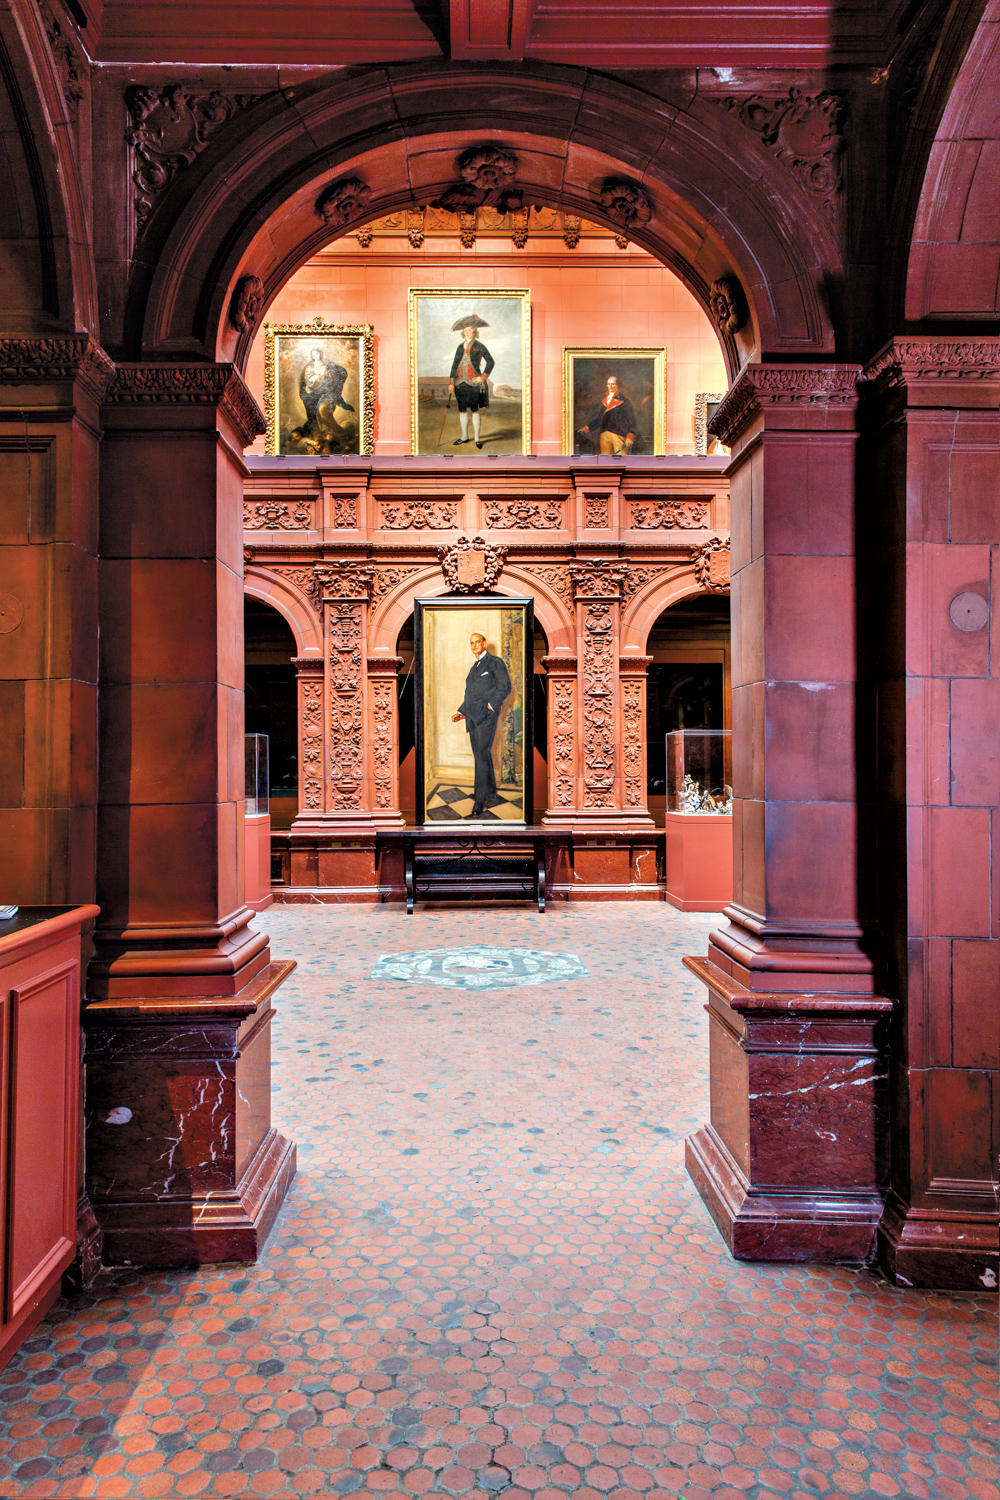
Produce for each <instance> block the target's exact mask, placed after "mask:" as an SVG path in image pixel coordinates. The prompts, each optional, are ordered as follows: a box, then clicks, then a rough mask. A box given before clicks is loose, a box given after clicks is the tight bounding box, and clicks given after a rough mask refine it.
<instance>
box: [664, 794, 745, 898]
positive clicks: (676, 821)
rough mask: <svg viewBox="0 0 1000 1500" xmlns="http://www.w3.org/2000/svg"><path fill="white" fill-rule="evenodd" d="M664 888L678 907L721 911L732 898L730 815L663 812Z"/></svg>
mask: <svg viewBox="0 0 1000 1500" xmlns="http://www.w3.org/2000/svg"><path fill="white" fill-rule="evenodd" d="M664 825H665V832H666V842H667V848H666V889H665V891H664V893H663V894H664V897H665V899H666V900H667V901H669V902H670V904H671V906H676V907H677V909H678V910H679V911H722V909H723V907H725V906H728V905H729V903H730V901H732V899H733V819H732V815H731V814H728V815H727V814H725V813H681V812H668V813H666V814H665V815H664Z"/></svg>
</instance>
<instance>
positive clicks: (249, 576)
mask: <svg viewBox="0 0 1000 1500" xmlns="http://www.w3.org/2000/svg"><path fill="white" fill-rule="evenodd" d="M243 590H244V593H247V594H250V595H251V596H252V597H253V598H254V599H259V600H260V601H261V603H262V604H270V606H271V608H272V609H276V610H277V611H278V613H279V615H281V616H282V617H283V618H284V619H285V620H286V621H287V622H288V624H289V625H290V626H291V630H292V634H293V635H294V636H295V649H296V652H297V654H298V655H299V656H300V657H301V656H315V657H317V658H318V659H319V660H320V661H322V659H323V627H322V625H321V624H320V621H319V616H318V615H317V614H316V611H315V610H314V609H313V608H312V607H311V605H310V604H309V601H308V600H307V599H306V597H305V595H304V594H302V593H300V592H299V590H298V589H297V588H295V587H294V585H293V584H290V583H288V582H287V581H286V580H285V579H284V578H282V577H281V576H280V575H279V574H277V573H272V572H270V571H269V570H268V569H267V568H262V567H260V566H259V564H256V563H252V564H251V565H250V566H249V567H248V568H247V570H246V573H245V575H244V578H243Z"/></svg>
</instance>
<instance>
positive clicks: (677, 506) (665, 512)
mask: <svg viewBox="0 0 1000 1500" xmlns="http://www.w3.org/2000/svg"><path fill="white" fill-rule="evenodd" d="M710 503H711V502H710V501H708V500H656V501H652V502H644V503H642V504H640V503H639V502H638V501H635V500H633V501H632V502H631V505H630V509H631V520H632V525H633V526H634V527H635V528H636V529H637V530H639V531H698V530H701V529H703V528H704V527H706V526H707V525H708V507H709V505H710Z"/></svg>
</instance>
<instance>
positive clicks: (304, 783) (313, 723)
mask: <svg viewBox="0 0 1000 1500" xmlns="http://www.w3.org/2000/svg"><path fill="white" fill-rule="evenodd" d="M294 665H295V668H296V671H297V673H298V725H299V813H300V815H301V814H303V813H304V814H306V815H309V814H314V813H317V812H319V811H320V809H321V808H322V806H323V659H322V657H319V656H299V657H296V658H295V661H294Z"/></svg>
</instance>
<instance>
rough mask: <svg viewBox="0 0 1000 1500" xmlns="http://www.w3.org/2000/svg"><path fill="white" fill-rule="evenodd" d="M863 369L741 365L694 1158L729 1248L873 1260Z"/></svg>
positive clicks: (878, 1189)
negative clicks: (722, 771) (720, 791)
mask: <svg viewBox="0 0 1000 1500" xmlns="http://www.w3.org/2000/svg"><path fill="white" fill-rule="evenodd" d="M857 375H858V371H857V370H856V369H854V368H847V367H832V368H820V367H816V366H794V367H776V366H761V365H751V366H749V367H748V368H747V369H746V370H744V372H743V374H742V375H741V376H740V377H739V379H738V380H737V381H736V383H735V385H734V386H733V387H732V389H731V390H730V392H729V394H728V395H727V397H726V399H725V401H724V402H723V403H722V405H721V407H720V408H719V411H718V413H717V414H716V417H715V419H714V421H713V423H712V430H713V431H714V432H715V433H716V435H717V436H718V437H719V438H720V439H721V440H722V442H724V443H725V444H727V445H728V446H730V447H731V449H732V462H731V464H730V468H729V471H728V473H729V475H730V480H731V489H730V498H731V504H732V570H733V576H732V630H733V782H734V786H733V790H734V794H735V807H734V818H733V834H734V898H733V903H732V905H731V906H730V907H728V908H727V910H726V913H725V915H726V917H727V918H728V919H729V924H728V926H727V927H725V928H722V929H721V930H719V931H717V932H714V933H713V934H712V937H711V940H710V943H709V952H708V957H707V959H688V960H685V961H686V962H687V964H688V966H689V967H690V968H691V969H692V970H693V971H694V972H695V973H696V974H697V975H698V977H699V978H700V979H701V980H703V981H704V983H705V984H706V985H707V987H708V991H709V1005H708V1011H709V1018H710V1049H711V1090H712V1112H711V1124H710V1125H708V1126H706V1127H704V1128H703V1129H702V1130H699V1131H697V1132H696V1133H695V1134H694V1135H693V1136H692V1137H691V1138H690V1140H689V1141H688V1143H687V1164H688V1170H689V1171H690V1173H691V1176H692V1177H693V1179H694V1181H695V1184H696V1186H697V1187H698V1190H699V1192H700V1193H701V1195H702V1197H703V1198H704V1200H705V1202H706V1204H707V1206H708V1208H709V1209H710V1211H711V1213H712V1215H713V1217H714V1218H715V1220H716V1223H717V1224H718V1225H719V1228H720V1230H721V1231H722V1233H723V1234H724V1235H725V1237H726V1239H727V1241H728V1243H729V1245H730V1247H731V1248H732V1250H733V1253H734V1255H736V1256H737V1257H739V1258H746V1259H758V1260H761V1259H762V1260H799V1259H802V1260H823V1259H833V1260H855V1261H861V1260H864V1259H866V1258H867V1257H868V1256H869V1255H870V1253H871V1251H872V1248H873V1244H874V1237H875V1228H876V1225H877V1223H878V1220H879V1217H880V1215H881V1211H882V1192H883V1190H884V1186H885V1167H884V1159H885V1152H886V1143H887V1141H886V1136H887V1132H886V1122H885V1107H884V1097H885V1082H884V1080H885V1074H886V1063H885V1061H884V1042H883V1038H882V1035H881V1029H880V1020H881V1018H882V1017H883V1016H885V1015H886V1014H887V1013H888V1012H889V1011H890V1010H891V1008H892V1003H891V1001H889V1000H887V999H884V998H881V997H879V996H877V995H876V993H875V985H874V980H873V963H872V958H871V956H870V953H871V947H872V941H873V934H872V926H873V918H874V907H873V892H872V889H871V881H870V880H869V878H868V877H869V872H870V871H871V869H872V868H873V862H874V852H873V848H872V844H871V833H872V829H873V823H874V819H873V815H872V811H871V809H870V808H869V807H868V806H867V805H866V799H867V798H868V797H870V792H867V791H866V792H865V793H864V794H863V795H864V799H865V800H862V799H861V794H859V784H858V757H857V750H856V743H857V735H858V722H857V715H858V702H859V683H858V673H857V650H856V604H855V557H854V535H855V459H856V453H855V449H856V435H855V409H856V404H857V398H856V379H857Z"/></svg>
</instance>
